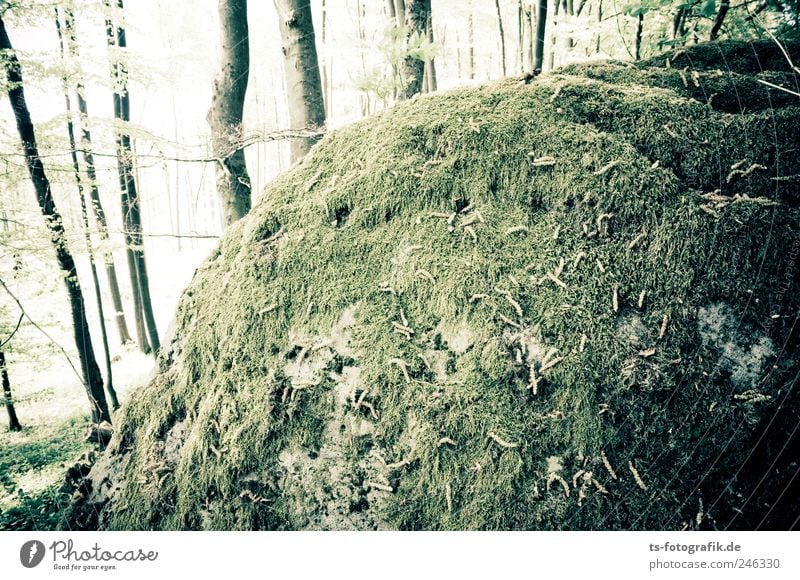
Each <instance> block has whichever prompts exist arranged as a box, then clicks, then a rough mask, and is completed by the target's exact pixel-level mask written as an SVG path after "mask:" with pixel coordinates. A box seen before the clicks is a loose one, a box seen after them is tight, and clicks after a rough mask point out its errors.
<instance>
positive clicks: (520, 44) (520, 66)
mask: <svg viewBox="0 0 800 580" xmlns="http://www.w3.org/2000/svg"><path fill="white" fill-rule="evenodd" d="M525 22H526V20H525V9H524V8H523V7H522V0H519V2H518V3H517V33H518V34H517V72H519V73H521V72H524V71H525V48H524V47H525Z"/></svg>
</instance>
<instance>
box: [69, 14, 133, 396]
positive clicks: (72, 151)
mask: <svg viewBox="0 0 800 580" xmlns="http://www.w3.org/2000/svg"><path fill="white" fill-rule="evenodd" d="M65 12H66V14H67V19H69V20H70V21H71V20H72V13H71V12H70V11H69V10H65ZM55 17H56V30H57V31H58V45H59V48H60V50H61V62H62V64H64V65H65V64H66V63H65V61H66V50H65V46H64V36H63V34H62V33H61V21H60V18H59V15H58V8H56V9H55ZM65 70H66V69H65ZM61 82H62V86H63V89H64V104H65V107H66V112H67V137H68V139H69V155H70V159H71V161H72V171H73V173H74V174H75V183H76V184H77V186H78V198H79V200H80V206H81V221H82V222H83V234H84V239H85V240H86V252H87V254H88V256H89V267H90V269H91V272H92V282H93V284H94V296H95V300H96V302H97V313H98V316H99V318H100V335H101V337H102V339H103V355H104V357H105V363H106V380H105V385H106V392H107V393H108V398H109V400H110V401H111V407H112V409H114V410H117V409H119V400H118V399H117V392H116V391H115V390H114V379H113V375H112V372H111V352H110V350H109V348H108V332H107V331H106V317H105V313H104V312H103V297H102V295H101V293H100V279H99V277H98V276H97V265H96V264H95V260H94V248H93V247H92V235H91V231H90V229H89V213H88V211H87V209H86V197H85V194H86V192H85V190H84V187H83V180H82V179H81V170H80V166H79V164H78V153H77V146H76V144H75V126H74V124H73V122H72V101H71V99H70V96H69V81H68V79H67V75H66V73H65V74H64V76H63V77H62V79H61Z"/></svg>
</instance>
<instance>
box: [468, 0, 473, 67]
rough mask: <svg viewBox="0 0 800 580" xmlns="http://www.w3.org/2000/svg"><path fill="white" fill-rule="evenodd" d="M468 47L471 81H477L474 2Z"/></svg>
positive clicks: (470, 6) (470, 17) (470, 19)
mask: <svg viewBox="0 0 800 580" xmlns="http://www.w3.org/2000/svg"><path fill="white" fill-rule="evenodd" d="M467 44H468V45H469V46H468V47H467V50H468V55H469V80H474V79H475V15H474V13H473V10H472V2H471V1H470V3H469V18H468V19H467Z"/></svg>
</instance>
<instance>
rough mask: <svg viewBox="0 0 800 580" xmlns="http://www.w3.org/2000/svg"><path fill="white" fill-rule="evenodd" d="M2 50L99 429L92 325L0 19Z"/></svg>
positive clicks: (105, 415)
mask: <svg viewBox="0 0 800 580" xmlns="http://www.w3.org/2000/svg"><path fill="white" fill-rule="evenodd" d="M0 49H3V50H5V51H6V55H5V58H4V59H3V66H4V67H5V69H6V79H7V82H8V84H7V90H8V99H9V101H10V102H11V108H12V109H13V111H14V118H15V120H16V123H17V131H18V132H19V138H20V141H21V142H22V147H23V149H24V151H25V162H26V165H27V167H28V173H29V174H30V177H31V181H32V182H33V187H34V190H35V191H36V201H37V202H38V204H39V208H40V209H41V211H42V215H44V218H45V222H46V224H47V228H48V230H50V238H51V240H52V242H53V246H54V248H55V253H56V260H57V261H58V265H59V267H60V268H61V271H62V272H63V273H64V284H65V285H66V287H67V295H68V296H69V301H70V310H71V315H72V325H73V331H74V337H75V346H76V348H77V350H78V356H79V357H80V361H81V371H82V373H83V382H84V386H85V387H86V394H87V395H88V397H89V403H90V406H91V414H92V422H93V423H95V424H96V425H98V424H100V423H101V422H102V421H108V422H109V423H110V422H111V415H110V414H109V411H108V404H107V403H106V396H105V393H104V392H103V377H102V376H101V375H100V369H99V368H98V366H97V360H96V359H95V356H94V349H93V348H92V339H91V334H90V332H89V324H88V322H87V321H86V311H85V309H84V302H83V293H82V291H81V285H80V280H79V279H78V272H77V270H76V268H75V260H74V259H73V257H72V254H71V253H70V251H69V248H68V247H67V240H66V236H65V233H64V223H63V221H62V219H61V215H60V214H59V213H58V209H57V208H56V205H55V202H54V201H53V194H52V192H51V190H50V182H49V181H48V179H47V175H46V174H45V171H44V165H42V160H41V158H40V157H39V150H38V147H37V146H36V134H35V132H34V129H33V123H32V122H31V116H30V112H29V111H28V105H27V103H26V101H25V92H24V89H23V85H22V71H21V67H20V64H19V60H18V59H17V56H16V53H15V52H14V48H13V47H12V45H11V41H10V40H9V38H8V33H7V32H6V26H5V23H4V22H3V19H2V17H0Z"/></svg>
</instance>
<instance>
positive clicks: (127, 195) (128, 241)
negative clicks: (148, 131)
mask: <svg viewBox="0 0 800 580" xmlns="http://www.w3.org/2000/svg"><path fill="white" fill-rule="evenodd" d="M111 1H112V0H106V6H108V7H109V8H110V3H111ZM116 6H117V9H118V10H119V11H122V10H123V4H122V0H117V1H116ZM106 35H107V40H108V44H109V46H111V47H113V46H116V47H117V49H120V50H124V49H125V48H126V47H127V42H126V40H125V29H124V28H123V27H122V26H119V25H115V24H114V22H113V20H112V19H109V20H108V21H107V22H106ZM111 76H112V79H113V81H114V117H115V118H116V119H117V120H118V121H122V123H121V124H119V125H117V128H116V129H115V132H116V141H117V169H118V173H119V181H120V190H121V201H122V220H123V228H124V230H125V246H126V248H127V251H126V253H127V255H128V270H129V272H130V274H131V289H132V290H133V294H134V305H135V306H137V318H140V319H143V321H139V320H137V327H138V329H139V330H141V327H142V326H144V327H145V329H146V331H147V334H146V337H147V339H149V343H150V344H149V346H150V347H151V348H152V349H153V353H154V354H158V350H159V348H160V346H161V343H160V341H159V339H158V328H157V327H156V321H155V316H154V315H153V305H152V302H151V300H150V281H149V277H148V275H147V263H146V260H145V255H144V240H143V239H142V219H141V208H140V201H139V192H138V190H137V187H136V178H135V176H134V167H133V162H134V158H135V156H134V153H133V148H132V147H131V136H130V132H129V130H128V129H127V124H128V123H129V122H130V95H129V94H128V71H127V67H126V66H125V65H124V64H123V63H121V62H119V60H115V61H114V62H113V63H112V70H111ZM137 295H138V305H137V304H136V302H137ZM140 339H141V337H140ZM140 345H141V346H145V347H146V345H145V344H144V341H141V342H140ZM143 350H146V348H144V349H143Z"/></svg>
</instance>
